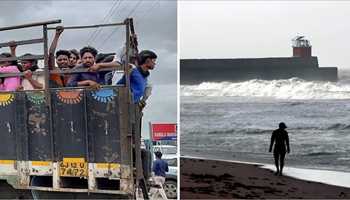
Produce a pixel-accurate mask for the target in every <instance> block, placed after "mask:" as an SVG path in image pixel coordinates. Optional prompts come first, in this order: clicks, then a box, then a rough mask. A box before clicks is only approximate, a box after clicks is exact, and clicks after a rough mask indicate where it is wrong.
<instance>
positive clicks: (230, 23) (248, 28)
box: [179, 1, 350, 69]
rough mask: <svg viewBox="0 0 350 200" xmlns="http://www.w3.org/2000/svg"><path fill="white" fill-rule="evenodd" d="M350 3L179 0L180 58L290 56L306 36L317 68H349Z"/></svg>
mask: <svg viewBox="0 0 350 200" xmlns="http://www.w3.org/2000/svg"><path fill="white" fill-rule="evenodd" d="M349 13H350V2H348V1H339V2H327V1H319V2H317V1H306V2H304V1H292V2H285V1H281V2H279V1H266V2H263V1H246V2H239V1H221V2H218V1H215V2H213V1H180V3H179V32H180V35H179V38H181V39H180V47H179V48H180V51H181V53H180V58H248V57H251V58H254V57H279V56H281V57H287V56H291V55H292V49H291V39H292V38H293V37H295V36H296V35H297V34H300V35H305V36H306V37H307V39H309V40H310V41H311V44H312V46H313V55H314V56H318V58H319V64H320V66H337V67H340V68H343V69H344V68H348V69H350V60H349V59H348V57H349V52H350V45H348V41H349V40H350V39H349V35H350V24H349V23H348V19H349Z"/></svg>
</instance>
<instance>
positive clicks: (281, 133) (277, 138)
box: [269, 122, 290, 176]
mask: <svg viewBox="0 0 350 200" xmlns="http://www.w3.org/2000/svg"><path fill="white" fill-rule="evenodd" d="M286 128H287V126H286V124H285V123H283V122H281V123H279V128H278V129H276V130H274V131H273V132H272V135H271V142H270V149H269V152H271V151H272V146H273V144H275V146H274V149H273V157H274V158H275V165H276V169H277V171H276V173H275V174H276V175H279V176H282V171H283V166H284V158H285V155H286V152H287V153H289V152H290V148H289V137H288V132H287V131H286V130H285V129H286Z"/></svg>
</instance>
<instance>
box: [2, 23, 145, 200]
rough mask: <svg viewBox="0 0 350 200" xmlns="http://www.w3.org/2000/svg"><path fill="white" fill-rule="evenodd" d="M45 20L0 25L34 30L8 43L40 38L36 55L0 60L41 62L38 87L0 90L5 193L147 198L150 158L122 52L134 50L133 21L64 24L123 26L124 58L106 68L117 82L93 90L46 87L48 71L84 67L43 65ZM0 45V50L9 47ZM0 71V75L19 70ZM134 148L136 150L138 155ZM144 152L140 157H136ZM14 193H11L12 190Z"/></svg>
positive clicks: (47, 28)
mask: <svg viewBox="0 0 350 200" xmlns="http://www.w3.org/2000/svg"><path fill="white" fill-rule="evenodd" d="M60 23H61V20H59V19H58V20H50V21H44V22H35V23H29V24H22V25H15V26H8V27H1V28H0V32H1V31H23V35H25V30H26V29H27V28H33V27H36V28H42V36H41V37H40V38H37V39H30V40H21V41H16V42H15V43H16V45H19V46H20V45H30V44H37V43H40V44H42V45H43V46H42V47H43V54H42V55H30V56H26V57H25V58H23V57H14V56H12V57H9V58H1V59H0V62H5V61H15V60H21V59H39V60H43V63H44V67H43V70H42V71H39V72H34V74H43V75H44V76H45V88H44V89H42V90H25V91H13V92H7V91H2V92H0V130H1V132H0V135H1V138H2V144H1V145H0V180H1V181H2V182H1V185H3V187H5V185H6V187H8V188H7V189H4V190H7V191H8V192H11V191H12V192H13V195H12V196H11V195H9V196H6V197H7V198H19V197H20V196H18V195H22V197H24V198H28V197H30V193H33V194H34V198H52V197H53V198H60V197H62V195H63V196H64V195H70V196H69V198H90V197H92V198H98V194H100V195H103V198H109V197H111V198H119V197H120V198H128V199H135V198H136V197H137V195H138V194H139V193H141V194H143V197H144V198H148V194H147V191H148V189H147V181H146V180H148V178H149V177H148V176H149V174H150V173H149V171H144V170H143V169H149V168H150V167H149V166H145V164H142V162H144V163H149V164H150V163H151V162H150V161H149V160H150V156H149V153H147V152H144V151H142V150H141V148H140V146H141V144H140V142H141V122H142V110H141V108H140V107H139V106H138V105H137V104H135V103H133V101H132V94H131V90H130V79H129V76H130V70H129V55H130V51H137V40H136V37H135V33H134V26H133V19H132V18H127V19H125V20H124V21H123V22H119V23H110V24H97V25H84V26H66V27H64V30H76V29H87V28H100V27H111V26H112V27H116V26H118V27H121V28H125V34H126V35H125V40H126V41H125V47H126V48H125V49H126V50H125V57H126V59H125V63H124V64H123V65H122V67H118V68H113V69H106V70H114V71H118V72H120V73H123V74H124V76H125V77H126V84H125V85H115V86H111V85H105V86H103V87H102V88H101V89H99V90H93V89H90V88H86V87H61V88H51V87H49V81H50V76H51V75H52V74H74V73H80V72H86V70H85V71H84V70H75V69H74V68H73V69H70V70H61V69H49V66H48V64H49V57H48V56H49V55H48V54H49V53H48V32H49V31H50V30H55V27H50V26H53V24H56V25H57V24H60ZM9 46H10V43H9V42H4V43H0V48H3V47H9ZM23 75H24V74H23V73H15V74H13V73H7V74H0V78H6V77H13V76H23ZM141 154H142V155H141ZM141 157H143V158H147V159H148V160H147V159H144V160H142V158H141ZM16 195H17V196H16Z"/></svg>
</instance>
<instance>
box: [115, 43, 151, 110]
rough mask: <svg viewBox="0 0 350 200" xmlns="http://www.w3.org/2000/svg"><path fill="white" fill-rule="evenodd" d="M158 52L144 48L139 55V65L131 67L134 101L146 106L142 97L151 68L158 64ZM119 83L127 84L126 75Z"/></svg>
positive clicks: (131, 85)
mask: <svg viewBox="0 0 350 200" xmlns="http://www.w3.org/2000/svg"><path fill="white" fill-rule="evenodd" d="M156 61H157V54H155V53H154V52H153V51H150V50H143V51H141V52H140V53H139V54H138V56H137V66H136V67H135V68H132V69H131V73H130V87H131V92H132V94H133V102H134V103H137V104H139V105H140V107H141V108H143V107H145V105H146V102H145V101H143V100H142V99H141V98H142V97H143V96H144V94H145V91H146V86H147V78H148V76H149V75H150V72H149V71H150V70H153V69H154V68H155V66H156ZM117 84H125V76H123V77H122V78H121V79H120V80H119V81H118V82H117Z"/></svg>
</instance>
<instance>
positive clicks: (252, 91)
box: [181, 78, 350, 100]
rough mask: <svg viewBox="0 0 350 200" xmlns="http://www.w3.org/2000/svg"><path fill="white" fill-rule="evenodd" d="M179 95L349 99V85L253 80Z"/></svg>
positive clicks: (203, 85) (201, 86)
mask: <svg viewBox="0 0 350 200" xmlns="http://www.w3.org/2000/svg"><path fill="white" fill-rule="evenodd" d="M181 96H204V97H207V96H208V97H210V96H214V97H215V96H227V97H270V98H276V99H296V100H297V99H350V83H344V82H338V83H334V82H317V81H305V80H302V79H299V78H291V79H285V80H271V81H268V80H259V79H253V80H249V81H244V82H237V83H232V82H220V83H213V82H204V83H201V84H199V85H191V86H189V85H183V86H181Z"/></svg>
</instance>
